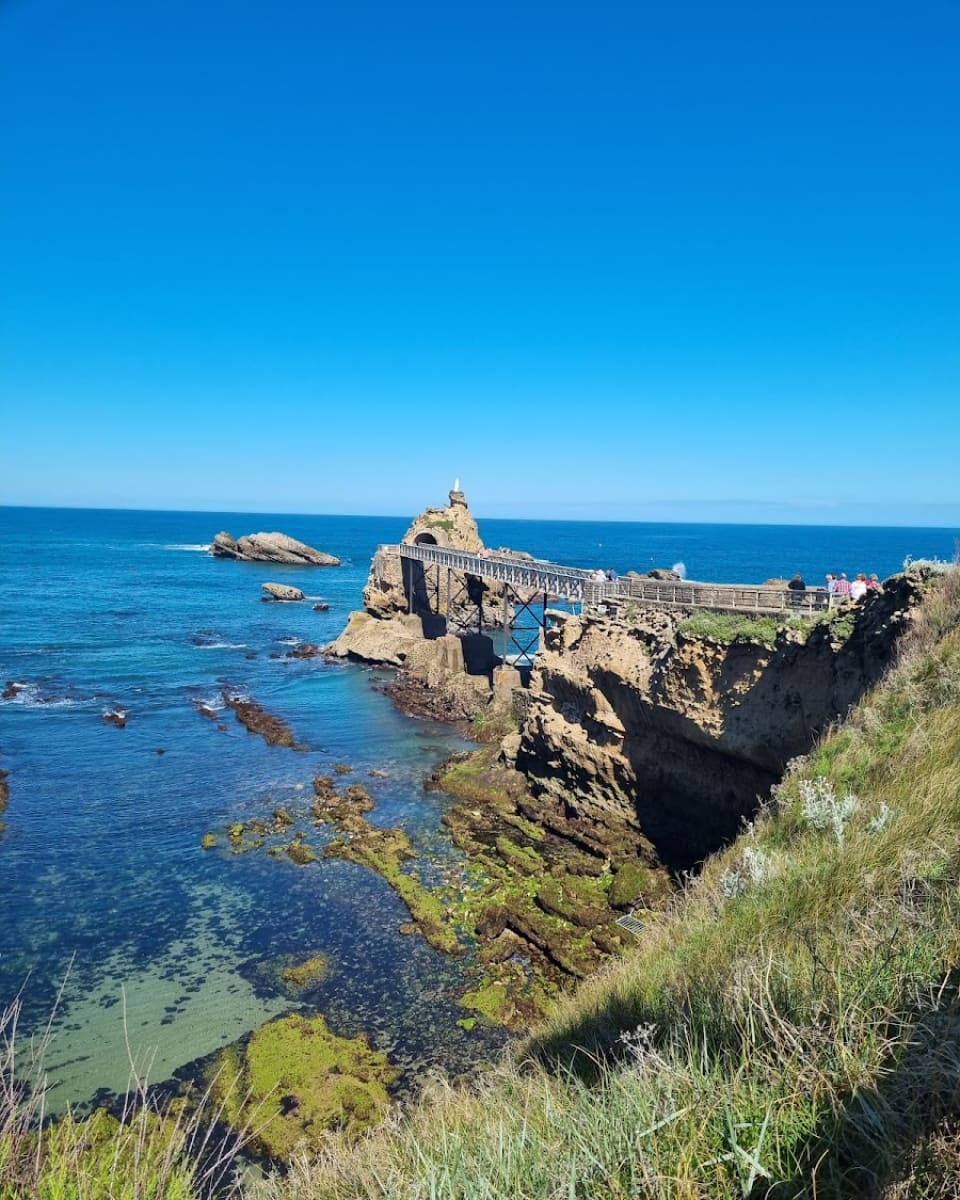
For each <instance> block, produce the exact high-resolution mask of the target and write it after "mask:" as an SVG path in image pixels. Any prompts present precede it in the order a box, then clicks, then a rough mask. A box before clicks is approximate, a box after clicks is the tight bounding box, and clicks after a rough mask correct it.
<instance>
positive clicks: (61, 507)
mask: <svg viewBox="0 0 960 1200" xmlns="http://www.w3.org/2000/svg"><path fill="white" fill-rule="evenodd" d="M593 503H595V504H598V505H599V504H602V503H606V502H605V501H594V502H593ZM653 503H680V504H708V503H713V504H741V503H756V502H755V501H729V500H724V501H705V500H700V501H693V500H684V501H655V502H653ZM761 503H766V504H770V503H773V502H772V501H763V502H761ZM426 507H429V506H426V505H425V506H424V508H426ZM931 507H932V505H931ZM4 509H24V510H40V511H47V512H129V513H196V514H202V513H210V514H211V515H220V516H259V517H266V516H277V517H353V518H360V519H363V520H372V521H376V520H409V521H413V520H414V519H415V518H416V516H417V515H418V514H417V513H413V514H410V513H409V512H406V513H399V512H394V513H360V512H294V511H287V510H281V509H273V510H264V509H259V510H258V509H242V508H176V507H174V508H160V507H154V506H125V505H124V506H117V505H106V504H7V503H2V502H0V512H2V511H3V510H4ZM420 511H421V512H422V511H423V509H421V510H420ZM471 512H472V513H473V516H474V518H475V519H476V520H478V521H515V522H517V523H527V524H533V525H543V524H550V523H556V522H560V523H563V524H571V525H716V526H732V527H735V526H751V525H767V526H771V527H778V526H780V527H784V528H823V529H938V530H940V529H942V530H949V529H954V530H956V532H957V536H958V538H960V519H958V520H957V521H956V522H950V523H948V524H936V523H935V524H932V525H915V524H912V523H906V522H893V523H891V522H889V521H861V522H850V521H828V520H793V521H790V520H783V519H769V518H768V519H763V518H762V517H758V519H756V520H752V521H746V520H737V521H730V520H727V521H723V520H717V519H711V518H709V517H708V518H704V519H701V520H680V519H675V520H667V519H663V518H661V519H657V520H652V519H649V518H641V517H630V518H627V517H561V516H556V517H523V516H519V517H507V516H496V515H484V514H483V513H480V512H476V511H474V510H472V509H471Z"/></svg>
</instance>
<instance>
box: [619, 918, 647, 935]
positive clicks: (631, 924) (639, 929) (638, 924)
mask: <svg viewBox="0 0 960 1200" xmlns="http://www.w3.org/2000/svg"><path fill="white" fill-rule="evenodd" d="M616 924H617V925H619V926H620V928H621V929H625V930H626V931H627V933H632V934H633V936H634V937H639V936H640V934H641V933H643V922H642V921H641V920H638V918H637V917H635V916H634V915H633V913H625V914H624V915H623V916H622V917H617V920H616Z"/></svg>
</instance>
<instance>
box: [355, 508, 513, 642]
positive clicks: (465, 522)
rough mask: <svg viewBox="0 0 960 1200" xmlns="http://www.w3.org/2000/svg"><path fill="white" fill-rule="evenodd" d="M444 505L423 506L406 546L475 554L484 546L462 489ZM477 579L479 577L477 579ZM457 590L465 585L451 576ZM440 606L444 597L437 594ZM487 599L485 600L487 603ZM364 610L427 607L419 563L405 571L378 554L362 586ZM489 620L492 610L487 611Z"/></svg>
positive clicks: (381, 612)
mask: <svg viewBox="0 0 960 1200" xmlns="http://www.w3.org/2000/svg"><path fill="white" fill-rule="evenodd" d="M448 498H449V504H448V505H447V506H446V507H445V508H426V509H424V511H423V512H422V513H421V514H420V515H419V516H418V517H416V518H414V521H413V524H412V525H411V526H410V528H409V529H408V530H407V532H406V533H405V534H404V535H403V539H402V540H403V542H404V544H405V545H408V546H415V545H424V546H442V547H444V548H445V549H449V550H463V551H466V553H468V554H479V553H480V551H481V550H483V549H484V545H483V541H482V540H481V538H480V532H479V530H478V529H477V522H476V521H475V520H474V517H473V513H472V512H471V511H470V506H469V505H468V504H467V498H466V496H465V495H464V494H463V492H461V491H459V490H454V491H452V492H451V493H450V495H449V497H448ZM477 582H479V580H478V581H477ZM455 583H456V589H455V590H457V591H459V590H460V588H461V587H462V586H463V585H464V584H465V580H464V577H463V576H462V575H459V574H458V575H457V576H456V577H455ZM440 603H441V606H444V605H445V603H446V596H445V595H444V596H441V597H440ZM489 603H490V601H489V600H488V604H489ZM363 607H364V611H366V612H368V613H370V614H371V615H372V616H375V617H391V616H394V615H396V614H398V613H406V612H409V611H411V610H412V611H413V612H420V611H428V610H429V608H430V604H429V598H428V595H427V587H426V585H425V579H424V572H423V570H422V568H420V566H419V564H415V563H412V564H409V565H408V567H407V574H406V576H405V575H404V568H403V564H402V562H401V560H400V559H399V558H397V557H395V556H390V557H387V556H381V557H380V559H379V561H377V560H375V561H374V564H373V567H372V568H371V571H370V577H369V578H368V580H367V586H366V587H365V588H364V589H363ZM487 615H488V616H489V618H490V620H491V621H494V620H495V619H496V614H495V613H494V612H492V611H491V612H489V613H488V614H487Z"/></svg>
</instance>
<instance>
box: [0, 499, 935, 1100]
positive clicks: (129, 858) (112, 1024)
mask: <svg viewBox="0 0 960 1200" xmlns="http://www.w3.org/2000/svg"><path fill="white" fill-rule="evenodd" d="M408 525H409V520H408V519H406V518H399V517H346V516H297V515H288V516H282V515H277V514H271V515H264V514H256V513H242V514H238V513H229V514H228V513H193V512H132V511H106V510H79V509H26V508H3V509H0V691H4V692H5V694H6V696H7V698H6V699H3V700H0V769H2V770H5V771H7V772H9V780H8V782H9V785H10V802H9V807H8V809H7V811H6V813H5V814H4V815H3V816H2V817H0V821H3V822H5V825H6V828H5V829H4V830H3V832H2V833H0V1010H2V1008H3V1007H4V1006H5V1005H6V1004H7V1003H9V1002H10V1001H12V1000H13V999H14V997H15V996H16V995H17V994H18V993H19V994H20V995H21V996H22V1003H23V1012H22V1016H21V1022H20V1033H21V1035H25V1034H29V1033H31V1032H34V1031H40V1030H42V1029H43V1028H44V1026H45V1024H46V1022H47V1021H48V1019H49V1018H50V1017H51V1014H52V1016H53V1027H52V1028H53V1035H54V1036H53V1040H52V1044H51V1047H50V1050H49V1053H48V1055H47V1059H46V1069H47V1071H48V1074H49V1076H50V1079H51V1082H52V1084H53V1090H52V1093H51V1099H52V1107H53V1108H54V1109H57V1108H62V1107H63V1106H64V1105H66V1104H67V1103H79V1104H81V1105H82V1104H86V1103H91V1102H95V1101H99V1100H102V1099H104V1098H106V1097H109V1096H111V1095H114V1094H117V1093H122V1092H123V1091H124V1089H125V1088H126V1086H127V1083H128V1080H129V1076H130V1071H131V1059H132V1061H133V1063H134V1064H135V1065H136V1069H137V1070H138V1071H139V1072H142V1073H148V1074H149V1077H150V1079H151V1080H152V1081H154V1082H161V1081H164V1080H168V1079H171V1078H172V1077H174V1076H178V1077H191V1076H192V1075H194V1074H196V1073H197V1072H199V1070H200V1069H201V1067H202V1065H203V1061H204V1059H205V1058H206V1057H207V1056H209V1055H211V1054H212V1053H213V1052H215V1051H216V1050H217V1049H218V1048H220V1047H222V1046H224V1045H225V1044H227V1043H228V1042H230V1041H233V1040H235V1039H236V1038H238V1037H240V1036H242V1035H243V1034H245V1033H248V1032H249V1031H251V1030H252V1029H254V1028H256V1027H257V1026H258V1025H260V1024H262V1023H263V1022H264V1021H267V1020H269V1019H271V1018H272V1017H274V1016H277V1015H279V1014H281V1013H283V1012H287V1011H290V1010H291V1009H298V1010H301V1011H305V1012H309V1013H312V1012H322V1013H323V1014H324V1015H325V1016H326V1018H327V1019H328V1022H329V1024H330V1026H331V1027H332V1028H333V1030H334V1032H336V1033H341V1034H344V1035H347V1036H350V1035H353V1034H355V1033H358V1032H360V1031H365V1032H366V1033H367V1034H368V1035H369V1037H370V1040H371V1042H372V1044H374V1045H375V1046H377V1047H378V1048H380V1049H383V1050H385V1051H386V1052H387V1053H388V1054H389V1055H390V1057H391V1059H392V1060H393V1061H394V1062H396V1063H397V1065H398V1066H400V1068H401V1069H402V1070H403V1072H404V1077H405V1080H406V1081H407V1082H408V1083H413V1082H415V1080H416V1079H418V1078H420V1077H421V1076H422V1074H423V1072H424V1071H425V1070H427V1069H429V1068H431V1067H442V1068H443V1069H445V1070H448V1071H452V1072H457V1071H461V1070H466V1069H468V1068H469V1067H470V1066H471V1065H472V1064H474V1063H476V1062H477V1061H479V1060H481V1059H483V1058H485V1057H489V1056H490V1055H491V1054H493V1053H494V1052H495V1051H496V1049H497V1048H498V1046H500V1045H501V1044H502V1042H503V1040H504V1035H503V1034H502V1033H501V1032H500V1031H498V1030H495V1029H488V1028H484V1027H483V1026H482V1024H480V1025H477V1026H476V1027H475V1028H474V1029H472V1030H469V1031H468V1030H465V1029H463V1028H462V1027H459V1026H458V1025H457V1024H456V1022H457V1019H458V1018H460V1017H463V1016H464V1013H463V1011H462V1010H461V1009H459V1008H458V1007H457V1006H456V1004H455V997H456V995H457V991H458V988H460V989H461V990H462V985H463V977H464V972H468V971H469V970H470V960H469V956H467V957H465V958H460V959H452V958H448V957H445V956H443V955H441V954H438V953H437V952H435V951H434V950H432V949H431V948H430V947H429V946H428V945H427V944H426V943H425V942H424V941H423V940H422V939H421V938H419V937H416V936H403V935H401V934H400V933H399V932H398V929H399V926H400V925H401V924H402V923H403V922H404V921H405V920H407V914H406V910H405V909H404V908H403V906H402V904H401V903H400V901H399V900H398V899H397V897H396V896H395V895H394V893H393V892H392V891H391V890H390V888H389V887H388V886H387V885H386V884H385V883H384V882H383V881H382V880H381V879H379V877H377V876H376V875H374V874H373V873H371V872H370V871H368V870H367V869H366V868H363V867H360V866H357V865H355V864H351V863H347V862H343V861H339V860H336V859H332V860H323V859H321V860H320V861H318V862H316V863H310V864H307V865H305V866H297V865H295V864H294V863H293V862H291V861H290V860H289V859H287V858H286V857H285V856H278V857H271V856H268V855H267V854H265V853H260V852H256V851H254V852H250V853H245V854H234V853H231V851H230V848H229V846H228V844H227V843H226V840H225V838H224V837H223V833H224V830H225V829H226V828H227V827H228V826H229V825H231V824H232V823H234V822H241V821H249V820H250V819H251V817H254V816H258V817H263V816H269V814H270V813H271V812H272V811H273V810H274V809H275V808H277V807H280V806H283V807H288V808H290V809H291V810H295V809H297V808H298V806H299V808H301V809H302V808H303V807H304V805H306V804H307V803H308V800H309V797H310V795H311V783H312V779H313V777H314V776H315V775H317V774H329V773H330V772H331V771H332V770H333V768H334V767H335V765H336V764H345V765H347V766H349V767H350V768H351V771H350V774H349V776H344V778H345V779H347V780H348V781H357V782H361V783H363V784H364V786H365V787H367V788H368V790H369V791H370V793H371V795H372V796H373V798H374V800H375V802H376V807H375V809H374V811H373V812H372V813H371V814H370V819H371V820H373V821H375V822H378V823H381V824H384V825H402V826H403V827H404V828H405V829H407V831H408V832H409V834H410V836H411V838H412V839H413V841H414V843H415V845H417V846H418V847H419V848H421V849H423V850H424V852H425V853H427V854H428V855H430V856H431V857H432V858H434V859H436V860H438V861H440V862H441V863H444V862H446V863H449V864H450V868H451V869H455V868H456V865H457V858H456V854H455V852H454V851H453V850H452V848H451V847H450V846H449V844H448V843H447V840H446V838H445V836H444V832H443V827H442V824H441V817H442V814H443V809H444V805H445V803H446V801H445V799H444V797H443V796H441V795H439V794H437V793H435V792H428V791H425V790H424V788H423V782H424V780H425V778H426V777H427V776H428V775H429V774H430V772H431V771H432V770H433V768H434V767H436V765H437V764H438V763H439V762H440V761H441V760H442V759H443V758H444V757H445V756H447V755H448V754H450V753H451V752H453V751H455V750H457V749H461V748H463V746H464V744H465V743H464V742H463V740H462V738H461V737H460V735H459V734H458V732H457V731H456V730H454V729H451V728H449V727H445V726H442V725H437V724H433V723H430V722H425V721H417V720H413V719H410V718H407V717H404V716H402V715H401V714H400V713H398V712H397V711H396V710H395V709H394V708H393V706H392V704H391V702H390V701H389V699H388V698H387V697H386V696H384V695H383V694H382V692H381V691H380V690H378V685H379V684H382V682H383V681H384V680H385V679H386V678H387V677H388V676H387V675H386V673H384V672H380V671H375V670H369V669H366V668H362V667H359V666H356V665H349V664H338V663H337V664H334V663H326V662H324V661H322V660H321V659H305V660H301V659H291V658H287V657H285V655H286V653H287V651H288V650H289V649H290V648H291V647H292V646H294V645H296V644H297V643H298V642H301V641H309V642H318V643H323V642H326V641H329V640H331V639H332V638H334V637H335V636H336V635H337V633H339V631H340V629H341V628H342V627H343V625H344V623H345V621H346V617H347V614H348V612H349V611H350V610H351V609H354V608H358V607H359V606H360V596H361V591H362V588H363V584H364V581H365V579H366V576H367V571H368V569H369V564H370V558H371V556H372V554H373V552H374V550H375V548H376V546H377V544H378V543H381V542H396V541H398V540H399V539H400V537H401V536H402V534H403V532H404V530H405V529H406V528H407V526H408ZM479 525H480V532H481V535H482V536H483V538H484V540H485V542H486V543H487V544H488V545H489V546H492V547H500V546H509V547H511V548H513V549H516V550H526V551H529V552H530V553H532V554H534V555H535V556H537V557H543V558H549V559H552V560H554V561H557V562H561V563H565V564H567V565H574V566H582V567H603V568H610V567H612V568H613V569H615V570H616V571H617V572H619V573H624V572H626V571H627V570H630V569H636V570H640V571H643V570H647V569H649V568H650V567H653V566H668V567H669V566H674V565H675V564H677V563H682V564H683V565H684V568H685V571H686V574H687V576H688V577H689V578H692V579H702V580H719V581H725V582H744V583H745V582H758V581H763V580H764V579H767V578H770V577H784V576H790V575H792V574H793V573H794V572H796V571H800V572H801V573H802V574H803V575H804V576H805V578H806V580H807V582H808V583H810V584H814V583H820V582H822V579H823V576H824V574H825V572H827V571H831V572H839V571H846V572H847V573H848V574H851V575H852V574H853V573H854V572H857V571H867V572H874V571H875V572H877V573H878V574H879V575H880V576H881V578H882V577H883V576H885V575H888V574H891V573H893V572H894V571H896V570H899V569H900V567H901V564H902V562H903V560H904V558H905V557H907V556H908V555H909V556H911V557H913V558H922V557H940V558H951V557H952V556H953V553H954V531H952V530H947V529H905V528H903V529H901V528H897V529H878V528H863V529H854V528H828V527H800V526H779V527H778V526H722V525H664V524H615V523H595V522H569V521H564V522H547V521H506V520H490V521H485V520H480V521H479ZM221 529H226V530H229V531H230V532H231V533H233V534H234V535H235V536H238V537H239V536H240V535H242V534H245V533H251V532H254V531H258V530H273V529H279V530H282V531H283V532H285V533H288V534H290V535H291V536H293V537H296V538H299V539H301V540H303V541H305V542H308V543H309V544H310V545H313V546H316V547H317V548H319V549H321V550H326V551H328V552H330V553H332V554H336V555H337V556H338V557H340V558H341V559H342V560H343V565H342V566H341V567H339V568H330V569H323V568H312V569H311V568H294V567H277V566H269V565H266V564H254V563H236V562H229V561H221V560H215V559H213V558H212V557H211V556H210V555H209V553H208V552H207V550H206V547H207V545H208V544H209V543H210V542H211V540H212V539H213V536H214V535H215V534H216V533H217V532H218V531H219V530H221ZM268 580H273V581H276V582H281V583H288V584H293V585H295V586H297V587H300V588H302V589H303V591H304V592H305V593H306V594H307V596H308V602H307V603H303V604H264V603H262V602H261V599H260V596H261V589H260V585H261V583H263V582H266V581H268ZM321 600H322V601H323V602H325V603H327V604H329V609H328V610H327V611H320V612H318V611H315V610H314V608H313V604H314V603H316V602H319V601H321ZM11 683H15V684H17V685H18V686H17V687H16V688H10V687H8V686H7V685H8V684H11ZM225 690H228V691H232V692H239V693H242V694H244V695H247V696H250V697H252V698H253V699H255V700H257V701H258V702H259V703H261V704H262V705H263V706H264V707H265V708H266V709H267V710H268V711H270V712H271V713H274V714H276V715H277V716H279V717H282V718H283V719H284V720H285V721H287V722H288V723H289V725H290V727H291V729H292V730H293V733H294V735H295V738H296V740H297V741H298V742H302V743H305V744H306V745H307V746H308V747H309V749H308V750H306V751H304V752H296V751H293V750H291V749H289V748H286V747H277V746H268V745H266V743H265V742H264V741H263V740H261V739H260V738H258V737H256V736H253V735H251V734H249V733H247V732H246V730H244V729H243V728H242V727H241V726H240V725H239V724H238V723H237V722H236V721H235V720H234V719H233V717H232V714H230V713H229V712H223V713H221V711H220V710H221V709H222V708H223V703H222V694H223V692H224V691H225ZM198 705H208V706H212V707H213V708H214V710H216V711H217V714H218V716H222V718H223V719H222V720H213V721H212V720H209V719H205V718H204V717H203V716H202V715H201V714H200V713H199V712H198V707H197V706H198ZM114 709H122V710H123V711H124V712H125V713H126V714H127V724H126V726H125V727H124V728H117V727H115V726H112V725H110V724H108V723H106V722H105V721H104V719H103V718H104V714H105V713H106V712H109V711H111V710H114ZM221 726H222V727H221ZM371 772H373V773H374V774H371ZM208 832H213V833H216V834H218V842H219V844H218V847H217V848H216V849H213V850H204V849H202V848H201V840H202V839H203V837H204V835H205V834H207V833H208ZM313 954H323V955H325V956H326V957H327V958H328V960H329V970H328V972H327V974H326V976H325V977H324V978H323V979H322V980H321V981H319V982H318V983H317V984H316V985H315V986H314V987H312V988H310V989H309V990H307V991H306V992H305V993H304V994H303V995H302V996H298V997H295V998H291V995H290V994H289V991H285V990H284V989H282V988H280V987H279V986H278V984H277V967H278V964H279V965H283V964H284V963H289V962H293V961H299V960H302V959H305V958H308V957H310V956H311V955H313Z"/></svg>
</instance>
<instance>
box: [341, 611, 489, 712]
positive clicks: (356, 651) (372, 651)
mask: <svg viewBox="0 0 960 1200" xmlns="http://www.w3.org/2000/svg"><path fill="white" fill-rule="evenodd" d="M425 626H426V627H425ZM442 629H443V623H442V621H441V622H440V623H439V625H438V624H437V623H436V622H434V623H433V625H431V624H430V622H429V621H427V622H426V623H425V621H424V618H422V617H417V616H414V615H413V614H412V613H403V614H399V615H397V616H395V617H392V618H389V619H384V618H378V617H374V616H372V615H371V614H370V613H366V612H354V613H351V614H350V618H349V620H348V622H347V627H346V629H344V631H343V633H341V634H340V636H339V637H338V638H337V639H336V641H334V642H331V643H330V644H329V645H328V646H326V647H325V650H324V653H325V654H326V656H327V657H328V658H346V659H352V660H353V661H354V662H365V663H371V664H374V665H377V666H387V667H397V668H400V670H399V671H398V674H397V677H396V679H395V680H394V681H393V682H391V683H390V684H388V685H387V686H386V687H385V689H384V690H385V691H386V692H387V693H388V694H389V695H390V696H392V697H393V699H394V701H395V702H396V704H397V707H398V708H400V709H401V710H402V711H404V712H406V713H408V714H409V715H411V716H418V717H431V718H433V719H435V720H441V721H443V720H446V721H458V720H469V719H470V718H472V717H474V716H476V715H477V713H478V712H479V711H480V710H481V709H482V708H484V707H485V705H486V704H487V703H488V702H489V699H490V684H489V672H490V671H491V670H492V667H493V663H494V654H493V643H492V641H491V640H490V639H489V638H486V637H481V636H479V635H474V636H473V637H469V638H460V637H454V636H452V635H449V634H443V632H442Z"/></svg>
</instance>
